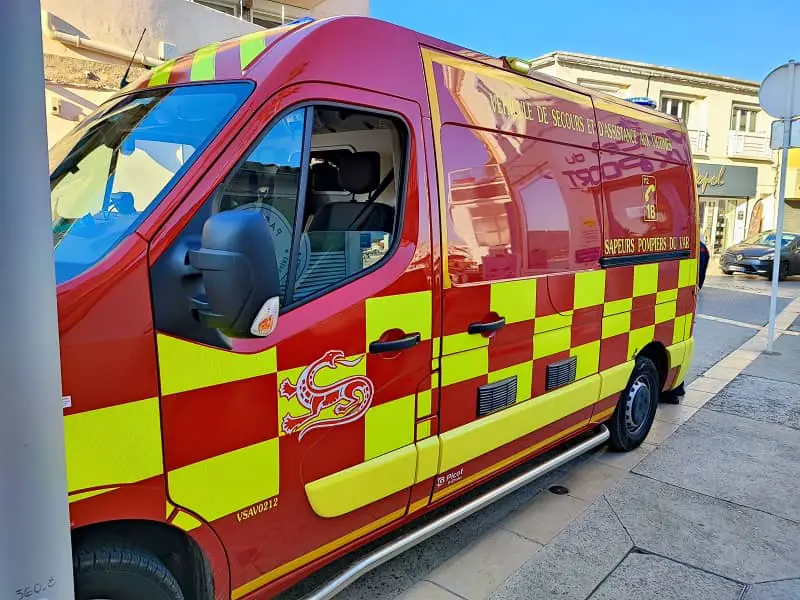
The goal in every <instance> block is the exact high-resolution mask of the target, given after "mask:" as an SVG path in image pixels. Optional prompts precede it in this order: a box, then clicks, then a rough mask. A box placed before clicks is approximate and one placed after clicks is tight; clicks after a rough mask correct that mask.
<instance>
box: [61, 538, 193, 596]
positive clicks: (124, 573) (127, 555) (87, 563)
mask: <svg viewBox="0 0 800 600" xmlns="http://www.w3.org/2000/svg"><path fill="white" fill-rule="evenodd" d="M73 568H74V572H75V598H76V600H145V599H146V600H184V595H183V591H181V587H180V585H178V581H177V580H176V579H175V576H174V575H173V574H172V573H171V572H170V571H169V569H167V567H166V566H165V565H164V563H163V562H161V561H160V560H158V559H157V558H156V557H155V556H152V555H151V554H148V553H146V552H141V551H139V550H136V549H133V548H126V547H120V546H99V547H96V548H91V547H90V548H86V549H84V550H81V551H79V552H78V553H77V554H76V556H75V558H74V560H73Z"/></svg>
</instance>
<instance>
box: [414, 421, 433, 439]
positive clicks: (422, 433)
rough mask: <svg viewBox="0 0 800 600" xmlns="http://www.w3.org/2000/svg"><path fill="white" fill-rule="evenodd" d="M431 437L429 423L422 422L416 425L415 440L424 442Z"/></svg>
mask: <svg viewBox="0 0 800 600" xmlns="http://www.w3.org/2000/svg"><path fill="white" fill-rule="evenodd" d="M430 435H431V422H430V421H423V422H422V423H417V439H418V440H424V439H425V438H427V437H430Z"/></svg>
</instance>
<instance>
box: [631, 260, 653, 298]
mask: <svg viewBox="0 0 800 600" xmlns="http://www.w3.org/2000/svg"><path fill="white" fill-rule="evenodd" d="M657 291H658V263H651V264H647V265H636V266H635V267H633V296H634V297H635V298H636V297H639V296H648V295H650V294H655V293H656V292H657Z"/></svg>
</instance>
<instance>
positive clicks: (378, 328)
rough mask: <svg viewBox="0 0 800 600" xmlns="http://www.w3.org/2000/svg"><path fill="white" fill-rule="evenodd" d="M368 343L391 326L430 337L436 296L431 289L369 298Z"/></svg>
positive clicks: (391, 327) (367, 304) (422, 336)
mask: <svg viewBox="0 0 800 600" xmlns="http://www.w3.org/2000/svg"><path fill="white" fill-rule="evenodd" d="M366 306H367V340H366V342H367V344H369V343H370V342H374V341H375V340H377V339H378V338H379V337H381V335H383V334H384V333H386V332H387V331H389V330H390V329H401V330H402V331H404V332H405V333H419V334H420V337H421V338H422V339H423V340H429V339H431V323H432V321H433V316H432V312H431V311H432V310H433V295H432V293H431V291H430V290H428V291H426V292H414V293H411V294H396V295H394V296H382V297H378V298H368V299H367V303H366Z"/></svg>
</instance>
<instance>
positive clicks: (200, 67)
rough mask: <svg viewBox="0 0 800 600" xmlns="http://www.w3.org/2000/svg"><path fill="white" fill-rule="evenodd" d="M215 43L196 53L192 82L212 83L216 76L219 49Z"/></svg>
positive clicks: (191, 73) (190, 74)
mask: <svg viewBox="0 0 800 600" xmlns="http://www.w3.org/2000/svg"><path fill="white" fill-rule="evenodd" d="M218 47H219V44H217V43H214V44H210V45H208V46H205V47H203V48H200V49H199V50H197V51H196V52H195V53H194V58H193V59H192V70H191V72H190V73H189V80H190V81H211V80H213V79H214V77H215V76H216V62H217V48H218Z"/></svg>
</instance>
